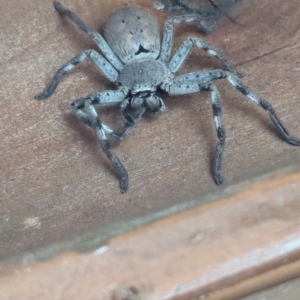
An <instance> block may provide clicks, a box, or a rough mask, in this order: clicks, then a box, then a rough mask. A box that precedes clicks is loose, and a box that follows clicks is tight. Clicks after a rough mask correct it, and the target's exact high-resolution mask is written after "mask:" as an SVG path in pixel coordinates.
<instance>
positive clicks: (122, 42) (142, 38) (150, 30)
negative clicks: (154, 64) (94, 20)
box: [104, 7, 160, 64]
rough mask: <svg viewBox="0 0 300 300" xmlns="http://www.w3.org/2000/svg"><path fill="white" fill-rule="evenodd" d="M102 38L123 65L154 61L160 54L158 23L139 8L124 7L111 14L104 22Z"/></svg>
mask: <svg viewBox="0 0 300 300" xmlns="http://www.w3.org/2000/svg"><path fill="white" fill-rule="evenodd" d="M104 37H105V40H106V41H107V43H108V45H109V46H110V48H111V49H112V50H113V51H114V53H115V54H116V55H117V56H118V57H119V58H120V60H121V61H122V62H123V63H124V64H129V63H131V62H133V61H136V60H140V59H148V58H152V59H156V58H157V57H158V55H159V52H160V32H159V26H158V23H157V21H156V19H155V18H154V17H153V16H151V15H150V14H149V13H148V12H147V11H145V10H143V9H140V8H136V7H126V8H123V9H120V10H118V11H116V12H115V13H113V14H112V15H111V16H110V17H109V18H108V20H107V22H106V25H105V28H104Z"/></svg>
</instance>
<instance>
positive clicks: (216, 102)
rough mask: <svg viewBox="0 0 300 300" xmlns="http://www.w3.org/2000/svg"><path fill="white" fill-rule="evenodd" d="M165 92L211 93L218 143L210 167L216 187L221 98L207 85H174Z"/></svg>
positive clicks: (222, 141)
mask: <svg viewBox="0 0 300 300" xmlns="http://www.w3.org/2000/svg"><path fill="white" fill-rule="evenodd" d="M166 91H167V92H168V93H169V94H171V95H183V94H190V93H195V92H201V91H210V92H211V102H212V110H213V118H214V121H215V125H216V130H217V136H218V139H219V142H218V143H217V145H216V149H215V155H214V159H213V165H212V174H213V178H214V180H215V183H216V184H217V185H220V184H222V183H223V178H222V176H221V174H220V170H221V165H222V157H223V150H224V145H225V139H226V135H225V128H224V124H223V120H222V107H221V96H220V93H219V91H218V89H217V87H216V86H215V85H214V84H212V83H211V82H209V83H207V82H206V83H204V82H203V83H195V82H191V83H174V84H173V85H169V86H166Z"/></svg>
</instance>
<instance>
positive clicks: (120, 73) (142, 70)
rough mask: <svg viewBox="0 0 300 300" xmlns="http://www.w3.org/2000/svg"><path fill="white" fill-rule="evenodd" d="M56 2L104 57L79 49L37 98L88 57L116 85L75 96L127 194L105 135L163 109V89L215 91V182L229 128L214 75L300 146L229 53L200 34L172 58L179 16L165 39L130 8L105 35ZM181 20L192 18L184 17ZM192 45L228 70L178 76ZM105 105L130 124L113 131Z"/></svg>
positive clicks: (148, 19) (82, 116)
mask: <svg viewBox="0 0 300 300" xmlns="http://www.w3.org/2000/svg"><path fill="white" fill-rule="evenodd" d="M54 7H55V9H56V10H57V11H58V12H59V13H60V14H61V15H62V16H67V17H69V18H70V20H71V21H73V22H74V23H75V24H76V25H77V26H78V27H79V28H80V29H81V30H83V31H84V32H85V33H86V34H88V35H90V36H91V37H92V38H93V40H94V42H95V43H96V45H97V46H98V48H99V49H100V51H101V52H102V54H103V55H104V56H102V55H101V54H100V53H98V52H97V51H95V50H92V49H91V50H86V51H83V52H81V53H79V54H78V55H76V56H75V57H73V58H72V59H71V60H70V61H68V62H67V63H66V64H65V65H63V66H62V67H61V68H60V69H59V70H58V71H57V73H56V74H55V76H54V78H53V80H52V82H51V83H50V85H49V86H48V88H47V89H46V90H45V91H44V92H43V93H41V94H39V95H37V96H36V99H37V100H42V99H46V98H48V97H50V96H51V95H52V94H53V92H54V91H55V89H56V87H57V85H58V84H59V81H60V79H61V77H63V76H64V75H65V74H66V73H68V72H69V71H70V70H71V69H73V67H75V66H76V65H77V64H78V63H80V62H82V61H84V60H85V59H86V58H87V57H89V58H90V59H91V60H92V61H93V62H94V63H95V65H96V66H97V67H98V69H99V70H100V71H101V72H102V73H103V75H104V76H106V77H107V78H108V79H109V80H110V81H111V82H113V83H114V84H115V86H116V90H107V91H102V92H98V93H93V94H90V95H88V96H87V97H85V98H80V99H78V100H75V101H74V102H73V103H72V108H73V110H74V112H75V114H76V116H77V117H78V119H79V120H81V121H82V122H83V123H85V124H86V125H88V126H90V127H92V128H93V130H94V131H95V133H96V135H97V137H98V139H99V141H100V145H101V147H102V150H103V151H104V153H105V154H106V156H107V157H108V159H109V160H110V161H111V163H112V165H113V167H114V169H115V170H116V172H117V174H118V176H119V177H120V190H121V192H122V193H124V192H126V191H127V189H128V174H127V171H126V169H125V167H124V166H123V164H122V163H121V161H120V160H119V158H118V157H117V156H116V155H115V154H114V153H113V152H112V151H111V150H110V146H109V143H108V141H107V138H106V136H107V135H110V136H111V137H113V138H116V139H117V140H122V139H123V138H124V137H125V135H126V134H127V132H128V129H129V128H130V127H132V126H133V125H134V124H135V123H136V121H137V120H138V119H139V118H140V117H141V116H142V115H143V114H144V112H145V111H148V112H150V113H154V114H159V113H162V112H164V110H165V104H164V102H163V100H162V98H161V97H160V96H159V95H158V92H165V93H167V94H169V95H183V94H190V93H195V92H200V91H210V92H211V102H212V111H213V117H214V121H215V125H216V129H217V136H218V139H219V141H218V143H217V145H216V150H215V156H214V160H213V166H212V173H213V177H214V180H215V182H216V184H221V183H222V181H223V179H222V177H221V175H220V169H221V161H222V155H223V149H224V144H225V129H224V126H223V121H222V109H221V103H220V100H221V97H220V94H219V92H218V90H217V88H216V86H215V85H214V84H213V83H212V81H213V80H216V79H223V78H225V79H227V80H228V81H229V83H231V84H232V85H233V86H234V87H235V88H236V89H237V90H238V91H240V92H241V93H242V94H244V95H245V96H247V97H248V98H249V99H250V100H251V101H252V102H254V103H255V104H257V105H259V106H260V107H262V108H263V109H264V110H266V111H268V113H269V116H270V119H271V120H272V122H273V124H274V125H275V127H276V129H277V131H278V132H279V134H280V135H281V136H282V138H283V139H284V140H285V141H286V142H288V143H289V144H291V145H294V146H300V140H299V139H297V138H295V137H292V136H290V135H289V133H288V132H287V130H286V129H285V128H284V126H283V125H282V123H281V121H280V120H279V118H278V117H277V115H276V113H275V110H274V108H273V107H272V106H271V104H270V103H269V102H267V101H266V100H264V99H262V98H261V97H260V96H258V95H257V94H255V93H253V92H252V91H251V90H250V89H249V88H248V87H247V86H245V85H244V84H243V83H242V81H241V80H240V79H239V77H241V74H240V73H238V72H236V71H235V70H234V69H233V67H232V66H231V64H230V63H229V62H228V60H227V59H226V58H225V56H224V55H223V54H222V53H221V52H219V51H218V50H217V49H215V48H213V47H212V46H210V45H209V44H207V43H206V42H205V41H204V40H202V39H200V38H197V37H189V38H187V39H186V40H185V41H184V42H183V43H182V45H181V46H180V47H179V49H178V50H177V51H176V52H175V54H174V55H173V56H172V58H171V50H172V40H173V23H178V22H177V21H178V20H177V21H176V20H175V19H174V20H168V21H166V23H165V26H164V30H163V39H162V42H161V41H160V32H159V26H158V24H157V21H156V20H155V18H154V17H153V16H151V15H150V14H149V13H148V12H146V11H144V10H142V9H139V8H134V7H126V8H123V9H120V10H118V11H116V12H115V13H113V14H112V15H111V16H110V17H109V19H108V20H107V22H106V25H105V28H104V37H105V39H104V38H103V37H102V36H101V34H100V33H98V32H96V31H95V30H93V29H91V28H89V27H88V26H87V25H85V24H84V23H83V21H81V20H80V19H79V18H78V16H77V15H75V14H74V13H73V12H72V11H70V10H68V9H65V8H64V7H63V6H62V5H61V4H60V3H59V2H58V1H54ZM180 20H181V22H185V21H186V22H189V20H185V19H184V18H181V19H180ZM193 45H195V46H196V47H198V48H199V49H202V50H204V51H206V52H208V53H209V54H210V55H212V56H214V57H216V58H217V59H218V60H220V62H221V63H222V65H223V69H219V70H218V69H217V70H202V71H198V72H192V73H187V74H183V75H180V76H176V75H175V74H176V71H177V70H178V69H179V68H180V67H181V65H182V63H183V62H184V60H185V59H186V57H187V56H188V54H189V52H190V50H191V48H192V47H193ZM160 94H161V93H160ZM103 104H120V108H121V113H122V116H123V117H124V118H125V124H124V126H123V128H122V130H121V131H120V132H116V131H114V130H112V129H111V128H110V127H109V126H107V125H105V124H103V123H102V122H101V120H100V118H99V117H98V114H97V112H96V110H95V106H96V105H103ZM129 111H130V112H129Z"/></svg>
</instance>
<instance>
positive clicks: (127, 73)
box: [118, 59, 167, 94]
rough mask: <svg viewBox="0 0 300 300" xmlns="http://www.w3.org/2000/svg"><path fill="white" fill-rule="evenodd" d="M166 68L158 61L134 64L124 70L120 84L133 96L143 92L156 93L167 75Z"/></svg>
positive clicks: (144, 61) (126, 66)
mask: <svg viewBox="0 0 300 300" xmlns="http://www.w3.org/2000/svg"><path fill="white" fill-rule="evenodd" d="M166 73H167V72H166V67H165V65H164V64H163V63H161V62H160V61H158V60H154V59H149V60H143V61H139V62H133V63H131V64H128V65H125V66H124V68H123V69H122V71H121V73H120V75H119V78H118V82H119V83H120V84H121V85H123V86H126V87H127V88H128V89H130V90H131V91H132V93H133V94H135V93H137V92H142V91H155V90H156V89H157V86H158V85H159V84H160V83H161V82H162V80H163V78H164V77H165V75H166Z"/></svg>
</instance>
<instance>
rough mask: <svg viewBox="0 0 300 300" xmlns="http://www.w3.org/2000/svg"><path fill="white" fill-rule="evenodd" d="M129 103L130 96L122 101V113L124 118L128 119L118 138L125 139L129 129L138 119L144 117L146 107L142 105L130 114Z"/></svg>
mask: <svg viewBox="0 0 300 300" xmlns="http://www.w3.org/2000/svg"><path fill="white" fill-rule="evenodd" d="M128 105H129V99H128V98H127V99H125V100H124V101H123V102H122V103H121V114H122V116H123V118H124V119H125V120H126V122H125V124H124V125H123V128H122V129H121V132H120V133H118V139H119V140H120V141H121V140H123V138H124V137H125V136H126V135H127V133H128V131H129V129H130V128H131V127H133V126H134V125H135V124H136V122H137V120H139V119H140V118H141V117H142V115H143V114H144V112H145V111H146V108H145V107H140V108H138V109H136V110H135V111H134V112H133V113H132V114H129V113H128V112H127V107H128Z"/></svg>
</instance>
